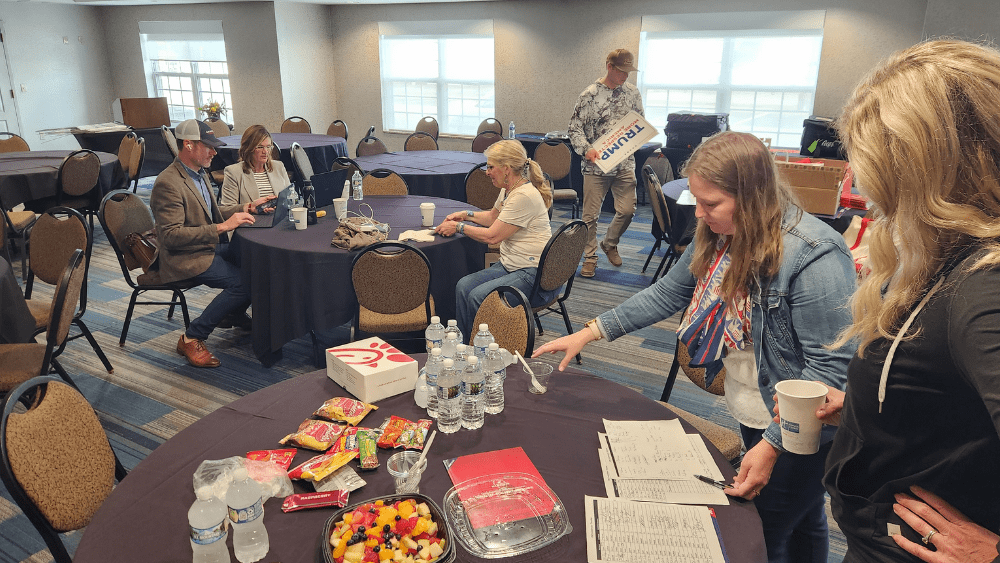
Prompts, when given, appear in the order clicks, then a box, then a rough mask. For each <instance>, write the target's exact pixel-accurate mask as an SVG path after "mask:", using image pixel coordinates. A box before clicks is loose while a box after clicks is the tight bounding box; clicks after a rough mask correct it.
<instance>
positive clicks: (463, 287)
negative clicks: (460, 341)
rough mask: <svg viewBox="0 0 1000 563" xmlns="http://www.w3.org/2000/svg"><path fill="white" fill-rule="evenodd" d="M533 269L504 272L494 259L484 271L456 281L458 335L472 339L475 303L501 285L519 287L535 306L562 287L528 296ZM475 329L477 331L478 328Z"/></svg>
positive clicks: (478, 303)
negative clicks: (459, 331)
mask: <svg viewBox="0 0 1000 563" xmlns="http://www.w3.org/2000/svg"><path fill="white" fill-rule="evenodd" d="M537 271H538V268H521V269H520V270H514V271H513V272H508V271H507V269H506V268H504V267H503V266H502V265H501V264H500V262H496V263H494V264H493V265H492V266H490V267H489V268H486V269H485V270H480V271H478V272H475V273H473V274H469V275H467V276H465V277H464V278H462V279H460V280H458V285H456V286H455V316H456V317H458V319H457V320H458V328H459V329H460V330H461V331H462V335H463V336H464V337H465V338H466V339H467V340H468V341H471V340H472V337H473V336H475V332H473V331H472V329H473V326H472V323H473V321H475V320H476V313H477V312H478V311H479V306H480V305H482V304H483V301H484V300H485V299H486V296H487V295H489V294H490V293H491V292H492V291H493V290H494V289H496V288H498V287H500V286H501V285H509V286H511V287H516V288H517V289H520V290H521V291H522V292H524V295H525V297H527V298H528V299H529V300H530V301H531V304H532V305H535V306H539V305H543V304H545V303H546V302H548V300H550V299H552V297H553V296H555V295H558V294H559V291H560V290H561V289H562V288H559V289H556V290H555V291H549V292H545V291H543V292H542V293H541V294H540V295H538V296H536V297H535V298H534V299H532V298H531V288H532V287H533V286H534V284H535V273H536V272H537ZM475 328H476V329H477V330H478V328H479V327H475Z"/></svg>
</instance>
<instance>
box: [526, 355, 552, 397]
mask: <svg viewBox="0 0 1000 563" xmlns="http://www.w3.org/2000/svg"><path fill="white" fill-rule="evenodd" d="M528 367H530V368H531V371H532V372H534V374H535V381H537V382H538V385H537V386H536V385H535V384H534V383H532V382H531V376H530V375H529V376H528V391H530V392H532V393H534V394H535V395H541V394H542V393H545V392H546V391H548V390H549V379H550V378H551V377H552V364H548V363H545V362H539V361H538V360H534V361H529V362H528Z"/></svg>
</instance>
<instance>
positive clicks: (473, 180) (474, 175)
mask: <svg viewBox="0 0 1000 563" xmlns="http://www.w3.org/2000/svg"><path fill="white" fill-rule="evenodd" d="M499 196H500V188H498V187H496V186H494V185H493V180H490V177H489V176H487V175H486V165H485V164H477V165H476V166H475V167H473V168H472V170H469V172H468V174H466V175H465V201H467V202H468V203H469V204H471V205H475V206H476V207H478V208H479V209H482V210H483V211H489V210H490V209H493V204H495V203H496V202H497V198H498V197H499Z"/></svg>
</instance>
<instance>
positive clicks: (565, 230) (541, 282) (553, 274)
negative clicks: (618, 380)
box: [529, 219, 587, 364]
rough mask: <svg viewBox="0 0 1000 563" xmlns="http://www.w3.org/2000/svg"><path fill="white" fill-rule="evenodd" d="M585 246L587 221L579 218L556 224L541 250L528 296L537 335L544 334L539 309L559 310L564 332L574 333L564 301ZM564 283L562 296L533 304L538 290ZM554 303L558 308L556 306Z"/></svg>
mask: <svg viewBox="0 0 1000 563" xmlns="http://www.w3.org/2000/svg"><path fill="white" fill-rule="evenodd" d="M586 245H587V224H586V223H584V222H583V221H581V220H580V219H575V220H573V221H570V222H569V223H566V224H565V225H563V226H561V227H559V230H557V231H556V234H554V235H552V238H550V239H549V242H547V243H546V244H545V249H543V250H542V255H541V257H540V258H539V259H538V271H537V272H535V283H534V285H533V286H532V288H531V294H530V297H529V303H530V304H531V309H532V311H533V312H534V316H535V324H536V325H537V326H538V334H544V333H543V331H542V320H541V319H540V318H538V313H539V312H542V314H543V315H545V314H548V313H561V314H562V318H563V322H565V323H566V334H573V325H572V324H571V323H570V322H569V313H568V312H567V311H566V304H565V303H566V300H567V299H569V294H570V291H571V290H572V289H573V278H574V277H575V274H576V269H577V267H578V266H579V265H580V259H581V258H583V248H584V246H586ZM564 284H565V289H563V291H562V295H556V296H555V297H553V298H552V299H551V300H549V301H548V303H540V304H538V305H537V306H536V305H535V303H537V302H538V295H539V293H540V292H541V291H552V290H555V289H558V288H560V287H563V285H564ZM557 305H558V307H559V308H558V309H556V306H557ZM576 363H578V364H581V363H583V360H582V358H581V356H580V354H577V355H576Z"/></svg>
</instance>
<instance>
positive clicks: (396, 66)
mask: <svg viewBox="0 0 1000 563" xmlns="http://www.w3.org/2000/svg"><path fill="white" fill-rule="evenodd" d="M379 67H380V74H381V80H382V129H384V130H386V131H413V130H414V128H415V127H416V125H417V122H418V121H420V119H422V118H423V117H424V116H431V117H434V118H435V119H437V122H438V128H439V132H440V133H442V134H450V135H468V136H472V135H475V134H476V130H477V128H478V127H479V124H480V122H482V121H483V120H484V119H486V118H488V117H493V116H494V115H495V114H496V109H495V107H496V106H495V102H494V99H495V97H494V87H493V85H494V72H493V69H494V56H493V22H492V21H491V20H485V21H481V20H475V21H469V20H462V21H438V22H381V23H379Z"/></svg>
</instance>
